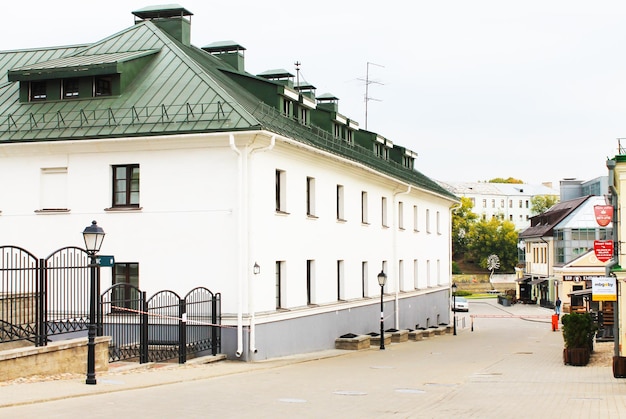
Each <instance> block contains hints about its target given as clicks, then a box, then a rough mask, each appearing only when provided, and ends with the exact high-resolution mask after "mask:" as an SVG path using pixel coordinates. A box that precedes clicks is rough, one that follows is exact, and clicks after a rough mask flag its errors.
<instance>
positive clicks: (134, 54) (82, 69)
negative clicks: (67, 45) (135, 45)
mask: <svg viewBox="0 0 626 419" xmlns="http://www.w3.org/2000/svg"><path fill="white" fill-rule="evenodd" d="M157 52H158V50H147V51H127V52H126V51H125V52H114V53H108V54H93V55H74V56H70V57H63V58H57V59H53V60H49V61H44V62H42V63H33V64H29V65H26V66H24V67H19V68H15V69H11V70H9V72H8V75H9V81H19V80H29V79H33V78H37V79H42V78H44V77H47V78H50V77H61V76H60V75H59V73H68V74H70V75H73V76H74V77H75V76H76V75H77V74H86V73H90V74H92V73H93V72H94V70H97V69H100V71H99V73H100V74H104V72H110V73H118V72H119V69H118V66H117V64H118V63H123V62H127V61H132V60H135V59H137V58H140V57H146V56H148V55H152V54H155V53H157Z"/></svg>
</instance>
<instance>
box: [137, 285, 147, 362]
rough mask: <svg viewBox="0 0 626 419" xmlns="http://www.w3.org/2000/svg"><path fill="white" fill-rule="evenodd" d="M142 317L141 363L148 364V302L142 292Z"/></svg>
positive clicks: (144, 293)
mask: <svg viewBox="0 0 626 419" xmlns="http://www.w3.org/2000/svg"><path fill="white" fill-rule="evenodd" d="M139 306H140V307H141V315H140V326H139V327H140V329H141V330H140V332H139V333H140V338H139V363H140V364H145V363H146V362H148V300H147V299H146V292H145V291H141V303H140V305H139Z"/></svg>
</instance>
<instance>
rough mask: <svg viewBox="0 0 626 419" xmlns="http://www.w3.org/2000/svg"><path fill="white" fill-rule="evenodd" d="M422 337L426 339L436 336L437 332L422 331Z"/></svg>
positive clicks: (430, 330)
mask: <svg viewBox="0 0 626 419" xmlns="http://www.w3.org/2000/svg"><path fill="white" fill-rule="evenodd" d="M422 336H424V337H425V338H429V337H432V336H435V331H434V330H433V329H426V330H422Z"/></svg>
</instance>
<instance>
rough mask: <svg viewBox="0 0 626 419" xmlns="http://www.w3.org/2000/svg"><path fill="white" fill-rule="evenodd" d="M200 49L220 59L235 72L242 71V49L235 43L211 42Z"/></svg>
mask: <svg viewBox="0 0 626 419" xmlns="http://www.w3.org/2000/svg"><path fill="white" fill-rule="evenodd" d="M202 49H203V50H204V51H206V52H208V53H209V54H211V55H213V56H215V57H217V58H219V59H221V60H222V61H224V62H225V63H226V64H228V65H230V66H231V67H233V68H234V69H235V70H237V71H240V72H243V71H244V51H245V50H246V49H245V48H244V47H242V46H241V45H239V44H238V43H236V42H235V41H222V42H213V43H212V44H209V45H207V46H205V47H202Z"/></svg>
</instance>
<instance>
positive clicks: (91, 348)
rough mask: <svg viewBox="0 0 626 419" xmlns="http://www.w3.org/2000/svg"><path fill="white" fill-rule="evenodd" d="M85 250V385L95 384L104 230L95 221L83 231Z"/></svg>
mask: <svg viewBox="0 0 626 419" xmlns="http://www.w3.org/2000/svg"><path fill="white" fill-rule="evenodd" d="M83 239H84V240H85V250H87V254H88V255H89V267H90V268H91V269H90V270H91V278H90V286H89V331H88V334H87V339H88V341H87V379H86V380H85V384H96V383H97V382H96V294H97V291H98V290H96V275H97V270H96V268H97V267H98V263H97V261H96V254H97V253H98V252H99V251H100V247H101V246H102V241H103V240H104V230H103V229H102V227H100V226H98V224H97V223H96V222H95V221H92V222H91V225H90V226H87V227H85V230H83Z"/></svg>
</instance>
